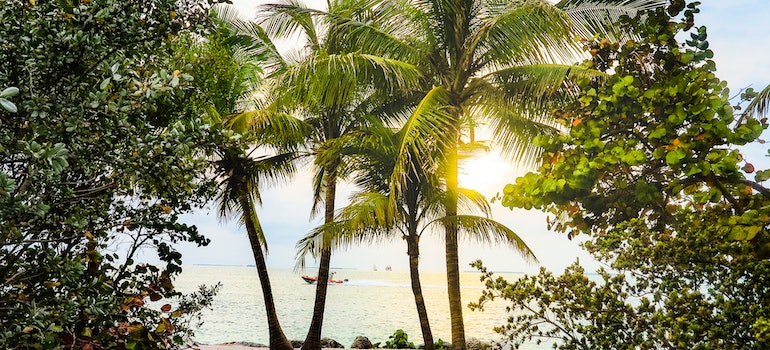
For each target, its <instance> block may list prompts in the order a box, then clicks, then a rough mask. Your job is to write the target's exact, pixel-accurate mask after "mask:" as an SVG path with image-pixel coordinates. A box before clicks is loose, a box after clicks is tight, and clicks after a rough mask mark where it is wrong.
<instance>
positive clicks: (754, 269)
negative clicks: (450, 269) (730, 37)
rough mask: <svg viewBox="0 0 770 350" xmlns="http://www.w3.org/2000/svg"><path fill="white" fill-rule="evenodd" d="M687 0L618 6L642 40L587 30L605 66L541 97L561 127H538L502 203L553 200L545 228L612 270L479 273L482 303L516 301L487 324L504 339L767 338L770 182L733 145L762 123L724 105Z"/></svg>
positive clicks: (749, 138)
mask: <svg viewBox="0 0 770 350" xmlns="http://www.w3.org/2000/svg"><path fill="white" fill-rule="evenodd" d="M697 5H698V3H697V2H696V3H691V4H687V5H686V6H685V5H684V4H683V3H681V4H676V3H675V4H674V5H672V6H671V7H670V8H669V9H668V12H664V11H662V10H661V11H655V12H651V13H649V14H648V15H647V16H648V21H647V22H646V23H640V22H637V21H634V20H631V19H628V18H627V19H625V23H626V24H625V25H626V26H630V27H631V28H632V30H634V31H637V32H639V33H641V35H642V40H638V41H633V40H631V41H626V42H620V43H617V42H611V41H609V40H603V39H602V40H599V39H597V40H589V41H586V43H585V44H586V50H590V52H591V54H592V59H591V60H590V61H587V62H586V63H585V64H586V65H591V66H594V67H604V68H605V69H612V70H613V71H614V72H613V74H612V75H611V77H609V78H608V80H607V82H606V83H604V84H598V83H597V82H596V81H595V80H591V79H585V80H583V81H582V82H581V83H580V84H579V87H580V97H579V99H578V100H577V101H576V102H575V103H574V104H573V105H572V106H570V107H568V108H563V109H559V110H556V111H555V113H556V114H557V115H558V116H559V117H560V118H562V119H563V121H564V123H565V125H566V126H567V127H568V133H566V134H564V135H560V136H556V137H543V138H540V139H539V140H538V144H540V145H542V146H543V147H544V148H545V153H544V156H543V159H542V165H541V166H540V168H539V169H538V171H537V172H533V173H528V174H526V175H525V176H523V177H521V178H519V179H517V180H516V183H515V184H510V185H507V186H506V188H505V189H504V195H503V197H502V203H503V205H505V206H508V207H521V208H537V209H541V210H545V211H547V212H550V213H552V214H553V216H552V217H551V218H550V219H549V223H550V225H551V227H552V228H554V229H556V230H557V231H560V232H566V233H567V234H568V236H570V237H573V236H575V235H578V234H580V235H587V236H588V241H587V243H585V244H584V247H585V248H586V249H587V250H588V251H589V252H591V253H592V254H593V255H594V256H595V257H596V258H597V259H598V260H599V261H602V262H605V263H606V264H607V265H608V266H609V268H611V270H610V271H609V272H606V271H604V270H601V271H600V275H599V276H598V277H596V278H591V277H587V276H586V275H585V274H584V271H583V269H582V268H581V267H580V266H578V265H573V266H572V267H570V268H568V269H567V270H566V271H565V273H564V274H563V275H561V276H554V275H553V274H552V273H550V272H547V271H545V270H543V271H541V273H540V274H539V275H537V276H529V277H527V278H524V279H521V280H519V281H516V282H514V283H508V282H506V281H504V280H500V279H497V280H495V279H494V278H492V277H491V275H489V274H488V275H487V277H486V280H487V283H488V286H489V287H490V289H489V290H488V293H487V294H486V295H485V296H484V297H483V298H482V304H483V302H484V301H485V300H487V299H489V298H494V297H503V298H505V299H507V300H509V301H510V302H511V303H512V305H513V306H512V307H513V308H514V309H519V310H524V311H525V312H524V313H523V314H522V315H520V316H518V317H515V318H514V319H515V321H513V322H511V323H510V324H508V325H506V326H504V327H502V328H501V329H500V331H501V332H503V333H505V334H507V335H508V336H509V337H510V338H511V339H515V340H516V341H522V340H527V339H532V338H538V339H541V340H547V339H552V340H554V339H555V341H556V343H557V345H558V347H559V348H561V349H592V348H602V349H615V348H628V347H629V346H630V347H634V348H640V349H674V348H693V349H738V348H740V349H763V348H766V347H767V346H768V341H770V338H769V337H768V334H769V333H768V327H767V325H768V321H767V320H768V316H770V315H769V314H770V312H769V311H768V309H767V307H766V305H767V304H768V300H770V294H768V290H767V288H766V283H767V276H768V272H770V270H768V269H770V261H768V257H769V256H768V253H769V252H770V250H768V248H770V245H768V243H770V235H769V232H768V230H767V225H768V223H770V222H769V220H770V215H768V214H770V213H768V208H770V207H768V205H767V204H768V201H770V192H769V191H768V189H767V188H766V187H765V186H764V185H763V184H762V182H763V181H765V180H767V176H766V173H765V172H757V173H756V174H754V167H753V165H752V164H751V163H749V162H748V160H747V159H745V158H744V155H743V154H742V151H741V148H740V146H742V145H745V144H747V143H749V142H753V141H755V140H757V138H758V137H759V136H760V134H761V133H762V131H763V130H764V129H765V128H766V126H767V125H766V124H765V123H764V122H763V121H760V120H757V119H755V118H753V117H752V116H750V115H745V114H744V115H740V114H736V113H734V110H733V107H732V106H731V104H730V101H729V90H728V89H727V83H726V82H724V81H722V80H720V79H719V78H717V76H716V75H715V71H716V65H715V64H714V62H713V61H711V58H712V57H713V52H711V51H710V50H709V48H708V47H709V45H708V41H707V32H706V28H705V27H695V26H694V16H695V14H696V13H697V12H698V9H697ZM677 16H681V17H680V18H679V19H676V17H677ZM683 36H686V40H685V41H684V42H682V43H679V42H678V41H677V38H681V37H683ZM752 176H753V177H754V178H753V179H752V178H751V177H752ZM597 280H598V281H597ZM597 282H598V283H597ZM533 305H537V307H534V308H533V307H532V306H533Z"/></svg>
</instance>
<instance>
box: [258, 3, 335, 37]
mask: <svg viewBox="0 0 770 350" xmlns="http://www.w3.org/2000/svg"><path fill="white" fill-rule="evenodd" d="M257 13H259V14H260V17H259V18H258V19H257V21H258V22H259V23H260V24H261V25H262V27H263V28H264V29H265V31H266V32H267V34H268V35H269V36H270V37H272V38H276V39H284V40H286V39H294V40H296V39H297V38H301V39H304V40H307V42H308V44H309V45H310V46H311V47H319V46H320V44H321V39H320V37H319V32H318V28H317V27H318V23H317V22H316V21H315V19H314V17H315V14H316V13H322V11H318V10H314V9H310V8H308V7H307V5H305V4H304V3H303V2H302V1H297V0H283V1H279V2H276V3H273V4H266V5H263V6H260V7H259V10H258V11H257Z"/></svg>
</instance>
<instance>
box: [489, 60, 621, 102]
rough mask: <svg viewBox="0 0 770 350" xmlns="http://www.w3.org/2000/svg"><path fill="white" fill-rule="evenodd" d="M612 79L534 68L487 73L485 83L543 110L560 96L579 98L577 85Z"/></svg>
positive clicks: (568, 68)
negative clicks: (586, 80)
mask: <svg viewBox="0 0 770 350" xmlns="http://www.w3.org/2000/svg"><path fill="white" fill-rule="evenodd" d="M608 76H609V75H608V74H606V73H604V72H600V71H597V70H595V69H590V68H586V67H583V66H577V65H563V64H532V65H523V66H516V67H508V68H505V69H501V70H497V71H494V72H490V73H488V74H487V75H486V76H484V77H483V79H484V80H488V81H492V82H493V83H494V84H495V85H496V86H497V87H499V88H500V89H501V90H502V91H503V92H504V93H505V94H506V95H508V96H510V97H512V98H515V99H516V100H518V101H520V102H519V103H518V104H519V105H521V104H523V105H525V106H529V108H531V109H532V110H542V109H543V107H544V106H545V103H546V101H549V100H552V99H553V98H554V97H559V96H565V95H566V96H572V97H575V96H577V93H578V89H577V87H576V86H577V85H576V83H577V82H579V81H581V80H585V79H589V80H597V81H600V82H601V81H604V80H605V79H606V78H607V77H608Z"/></svg>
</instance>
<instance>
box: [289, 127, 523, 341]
mask: <svg viewBox="0 0 770 350" xmlns="http://www.w3.org/2000/svg"><path fill="white" fill-rule="evenodd" d="M407 124H409V123H407ZM405 131H406V129H404V130H402V132H399V133H396V134H393V133H392V132H391V131H390V130H389V129H387V128H384V127H378V128H370V130H369V132H370V133H371V136H370V137H368V138H364V142H362V143H359V147H360V148H359V149H355V150H353V151H352V152H353V153H354V154H356V155H357V157H356V160H357V162H356V164H357V167H356V169H355V170H354V171H355V172H356V176H355V179H356V181H355V182H356V184H358V185H359V187H361V188H362V191H361V192H359V193H357V194H355V195H354V196H353V198H352V199H351V203H350V204H349V205H348V206H346V207H344V208H343V209H342V210H340V212H339V213H338V214H337V215H336V219H335V221H334V222H332V223H329V224H325V225H322V226H319V227H318V228H316V229H315V230H314V231H312V232H311V233H310V234H309V235H308V236H306V237H305V238H304V239H303V240H301V241H300V242H299V243H298V251H299V253H298V255H299V258H300V259H299V263H300V266H301V264H303V263H304V257H305V255H308V254H311V255H313V254H316V249H317V247H321V246H331V247H334V248H339V247H345V246H349V245H352V244H355V243H362V242H372V241H378V240H382V239H386V238H387V237H392V236H393V235H394V234H395V235H400V236H401V237H402V238H403V239H404V240H405V241H406V242H407V254H408V256H409V271H410V279H411V286H412V293H413V294H414V298H415V306H416V308H417V314H418V317H419V320H420V328H421V331H422V335H423V340H424V342H425V348H426V349H434V344H433V335H432V332H431V328H430V322H429V319H428V313H427V309H426V307H425V301H424V298H423V295H422V287H421V284H420V275H419V255H420V249H419V241H420V237H421V236H422V234H423V233H424V232H427V231H429V230H431V229H433V228H435V227H437V226H447V225H457V226H458V227H459V228H460V230H461V231H464V232H466V233H468V234H470V235H471V236H472V237H475V238H476V239H478V240H480V241H497V242H504V243H507V244H509V245H511V246H513V247H514V248H516V250H517V251H518V252H519V253H521V254H522V256H524V257H525V258H527V259H529V260H535V258H534V254H533V253H532V252H531V250H530V249H529V248H528V247H527V246H526V244H524V242H523V241H522V240H521V239H520V238H519V237H518V236H517V235H516V234H515V233H514V232H513V231H511V230H510V229H508V228H507V227H505V226H504V225H502V224H500V223H498V222H496V221H494V220H491V219H490V211H491V209H490V207H489V204H488V202H487V201H486V200H485V199H484V197H483V196H481V195H480V194H479V193H477V192H475V191H471V190H465V189H461V191H460V192H461V196H460V198H459V199H460V201H461V204H463V205H462V207H463V208H465V209H467V210H469V211H470V210H471V209H472V208H476V209H477V210H480V211H481V212H482V213H483V214H484V216H476V215H457V216H455V217H448V216H445V215H444V206H443V202H444V200H445V196H446V192H444V191H442V190H441V186H440V185H439V182H440V179H439V178H438V177H437V176H436V175H435V172H436V171H435V170H436V169H435V168H433V169H432V168H429V167H428V168H426V167H423V166H418V165H419V164H416V163H415V164H412V166H410V167H409V171H408V174H407V176H406V179H405V183H404V184H402V188H403V191H402V192H401V195H400V197H398V198H392V196H391V195H392V193H390V188H391V186H390V184H389V182H390V181H391V174H392V172H393V168H394V166H395V165H396V163H397V160H398V159H397V157H398V150H399V149H400V148H401V147H402V146H404V145H403V143H402V141H403V140H404V132H405ZM434 151H438V148H435V147H434ZM433 158H434V159H435V158H437V157H433ZM411 159H413V160H414V159H415V158H414V157H413V158H411ZM422 165H425V164H422ZM433 165H434V167H437V166H440V164H437V163H433ZM393 204H395V205H393Z"/></svg>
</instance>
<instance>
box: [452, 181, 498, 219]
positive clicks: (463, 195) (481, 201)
mask: <svg viewBox="0 0 770 350" xmlns="http://www.w3.org/2000/svg"><path fill="white" fill-rule="evenodd" d="M459 190H460V191H459V192H460V193H459V196H458V199H457V206H458V211H460V212H469V213H471V212H474V211H476V210H478V211H481V213H482V214H484V216H485V217H487V218H490V217H492V207H490V206H489V201H487V199H486V197H484V195H482V194H481V192H478V191H475V190H472V189H468V188H460V189H459Z"/></svg>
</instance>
